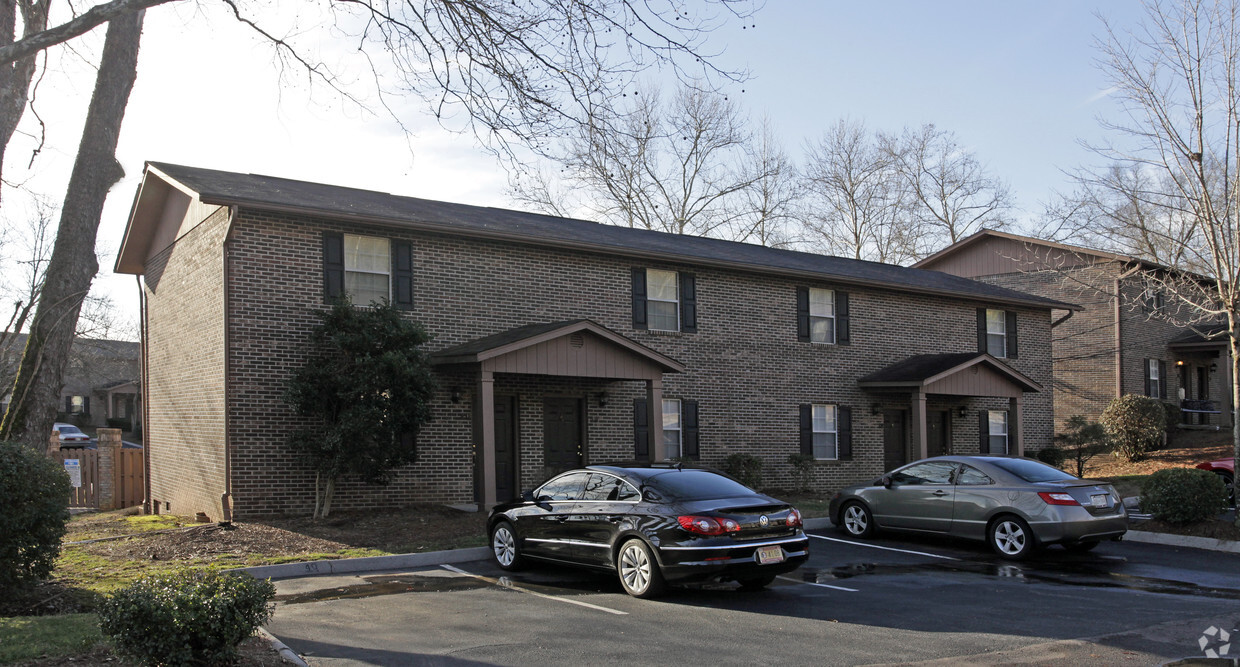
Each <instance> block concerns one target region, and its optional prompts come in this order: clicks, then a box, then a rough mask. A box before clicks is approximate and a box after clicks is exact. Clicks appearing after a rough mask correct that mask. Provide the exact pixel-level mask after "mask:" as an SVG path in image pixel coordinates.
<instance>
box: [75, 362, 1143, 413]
mask: <svg viewBox="0 0 1240 667" xmlns="http://www.w3.org/2000/svg"><path fill="white" fill-rule="evenodd" d="M1158 397H1159V398H1166V397H1167V362H1165V361H1163V360H1161V359H1159V360H1158ZM88 412H89V411H88Z"/></svg>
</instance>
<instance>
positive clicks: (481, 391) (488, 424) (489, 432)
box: [477, 371, 499, 510]
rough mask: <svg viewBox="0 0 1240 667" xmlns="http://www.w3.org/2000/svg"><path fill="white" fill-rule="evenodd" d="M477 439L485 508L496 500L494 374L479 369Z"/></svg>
mask: <svg viewBox="0 0 1240 667" xmlns="http://www.w3.org/2000/svg"><path fill="white" fill-rule="evenodd" d="M477 396H478V406H477V410H478V416H479V420H480V423H479V424H478V429H477V433H478V440H479V443H478V444H479V449H480V451H481V452H482V456H481V460H480V464H481V465H482V507H481V508H480V509H483V510H487V509H490V508H491V507H493V506H494V505H495V504H496V503H497V502H499V501H498V494H497V493H496V489H495V374H494V373H492V372H491V371H481V372H480V373H479V375H478V392H477Z"/></svg>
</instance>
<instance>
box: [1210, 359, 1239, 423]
mask: <svg viewBox="0 0 1240 667" xmlns="http://www.w3.org/2000/svg"><path fill="white" fill-rule="evenodd" d="M1214 363H1217V364H1218V365H1219V366H1222V367H1223V397H1224V398H1223V400H1221V401H1219V402H1218V403H1217V405H1218V406H1219V426H1220V427H1221V428H1231V427H1232V426H1234V424H1232V421H1231V420H1232V419H1234V415H1235V410H1236V406H1234V405H1232V404H1231V399H1232V396H1233V392H1232V389H1231V383H1232V381H1233V380H1232V377H1231V354H1230V352H1228V350H1227V349H1226V348H1224V350H1223V352H1222V353H1221V354H1219V355H1218V361H1217V362H1214ZM1216 372H1217V371H1216Z"/></svg>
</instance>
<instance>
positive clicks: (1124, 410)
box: [1099, 394, 1167, 461]
mask: <svg viewBox="0 0 1240 667" xmlns="http://www.w3.org/2000/svg"><path fill="white" fill-rule="evenodd" d="M1099 421H1100V423H1101V424H1102V428H1104V429H1106V433H1107V437H1108V438H1109V439H1110V441H1111V443H1112V444H1114V445H1115V451H1116V452H1117V453H1119V454H1121V455H1123V456H1124V457H1125V458H1127V459H1128V460H1129V461H1140V460H1141V459H1144V458H1145V454H1146V452H1150V451H1153V450H1155V449H1158V447H1159V446H1160V445H1161V444H1162V439H1163V433H1164V431H1166V428H1167V413H1166V412H1165V411H1164V410H1163V407H1162V403H1160V402H1159V401H1157V400H1155V399H1153V398H1149V397H1148V396H1138V395H1136V394H1127V395H1125V396H1121V397H1119V398H1117V399H1115V400H1113V401H1111V403H1110V405H1107V408H1106V410H1103V411H1102V418H1101V419H1100V420H1099Z"/></svg>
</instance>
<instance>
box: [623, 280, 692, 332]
mask: <svg viewBox="0 0 1240 667" xmlns="http://www.w3.org/2000/svg"><path fill="white" fill-rule="evenodd" d="M633 328H635V329H648V330H651V331H680V332H682V333H697V281H696V280H695V278H694V276H693V274H691V273H683V272H676V271H667V270H663V269H633Z"/></svg>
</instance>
